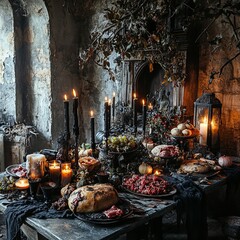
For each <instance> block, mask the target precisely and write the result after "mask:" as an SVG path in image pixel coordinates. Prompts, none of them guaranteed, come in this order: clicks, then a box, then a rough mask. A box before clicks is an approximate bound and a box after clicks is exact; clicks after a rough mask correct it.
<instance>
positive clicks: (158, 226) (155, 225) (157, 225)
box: [149, 217, 163, 240]
mask: <svg viewBox="0 0 240 240" xmlns="http://www.w3.org/2000/svg"><path fill="white" fill-rule="evenodd" d="M149 224H150V227H151V234H152V236H153V239H156V240H161V239H163V237H162V217H158V218H155V219H152V220H151V221H150V223H149Z"/></svg>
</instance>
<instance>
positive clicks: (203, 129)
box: [199, 119, 208, 145]
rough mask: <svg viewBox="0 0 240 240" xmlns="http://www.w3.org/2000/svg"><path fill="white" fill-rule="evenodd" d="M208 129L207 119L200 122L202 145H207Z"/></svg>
mask: <svg viewBox="0 0 240 240" xmlns="http://www.w3.org/2000/svg"><path fill="white" fill-rule="evenodd" d="M207 131H208V124H207V121H206V119H205V120H204V122H203V123H200V139H199V143H200V144H201V145H207Z"/></svg>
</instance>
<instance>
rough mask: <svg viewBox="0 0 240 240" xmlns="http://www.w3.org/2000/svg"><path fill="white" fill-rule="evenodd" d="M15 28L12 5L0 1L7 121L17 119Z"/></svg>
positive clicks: (0, 74) (0, 67)
mask: <svg viewBox="0 0 240 240" xmlns="http://www.w3.org/2000/svg"><path fill="white" fill-rule="evenodd" d="M13 28H14V25H13V11H12V8H11V5H10V3H9V2H8V1H7V0H3V1H0V30H1V34H0V42H1V44H0V106H2V107H1V108H0V112H1V116H4V117H5V118H6V119H5V120H8V118H9V116H12V117H13V118H16V86H15V68H14V34H13ZM0 120H1V117H0Z"/></svg>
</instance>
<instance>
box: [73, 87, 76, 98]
mask: <svg viewBox="0 0 240 240" xmlns="http://www.w3.org/2000/svg"><path fill="white" fill-rule="evenodd" d="M73 96H74V97H76V96H77V94H76V91H75V90H74V89H73Z"/></svg>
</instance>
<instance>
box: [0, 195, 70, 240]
mask: <svg viewBox="0 0 240 240" xmlns="http://www.w3.org/2000/svg"><path fill="white" fill-rule="evenodd" d="M4 214H5V221H6V227H7V239H8V240H18V239H20V235H19V234H20V227H21V226H22V224H23V223H24V221H25V220H26V218H27V217H35V218H41V219H44V218H73V217H74V216H73V214H72V212H71V211H70V210H69V209H67V210H65V211H57V210H55V209H53V208H51V207H50V208H49V206H48V205H47V204H46V203H44V202H42V201H36V200H30V199H28V200H20V201H16V202H13V203H10V204H9V205H8V207H7V209H6V210H5V212H4Z"/></svg>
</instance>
